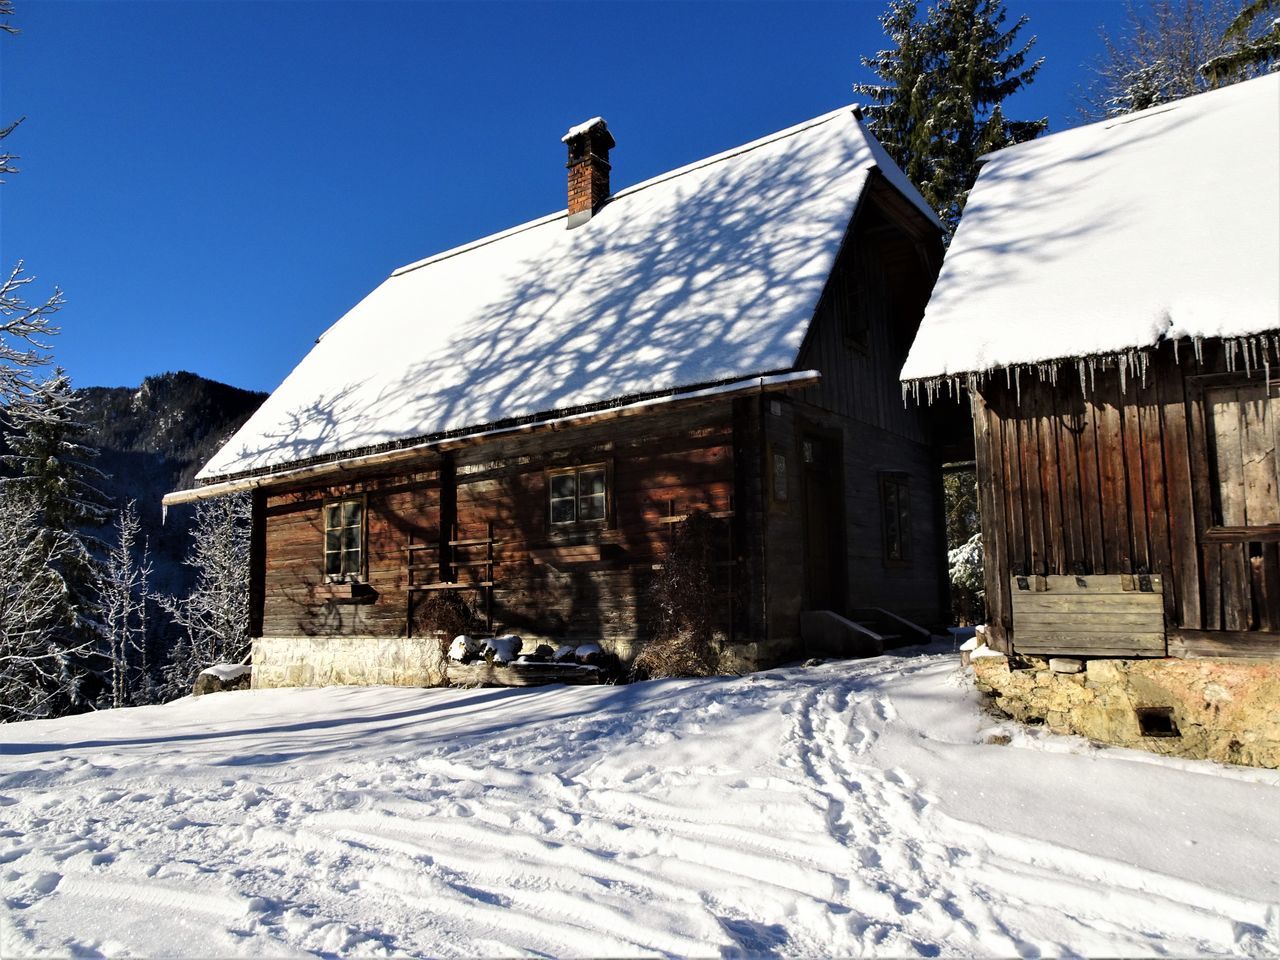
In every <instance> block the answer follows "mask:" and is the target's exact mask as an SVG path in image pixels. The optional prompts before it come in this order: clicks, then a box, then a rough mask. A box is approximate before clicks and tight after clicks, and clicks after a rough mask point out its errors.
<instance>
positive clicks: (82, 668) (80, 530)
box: [3, 369, 106, 704]
mask: <svg viewBox="0 0 1280 960" xmlns="http://www.w3.org/2000/svg"><path fill="white" fill-rule="evenodd" d="M4 419H5V421H6V426H7V427H8V430H9V434H8V437H7V445H8V447H9V449H10V451H11V452H10V453H8V454H6V455H5V456H4V457H3V461H4V463H5V465H6V466H7V467H8V468H9V470H10V472H11V473H12V474H14V475H13V476H11V477H9V478H7V479H5V480H4V481H3V484H4V486H6V487H8V488H10V489H12V490H14V491H16V492H17V493H19V494H21V495H22V496H23V497H25V498H26V499H27V500H28V501H29V502H30V503H31V504H32V505H33V507H34V511H35V518H36V521H37V523H38V529H37V531H36V533H35V536H36V537H37V538H43V539H45V540H48V541H50V544H51V545H52V544H53V543H56V544H58V545H59V548H58V549H57V550H56V551H54V550H53V549H52V546H50V547H49V556H50V557H51V558H53V559H52V562H53V564H54V565H53V566H52V567H51V570H52V572H53V574H54V575H55V576H56V578H57V583H58V593H59V597H58V600H57V603H58V606H59V610H60V613H59V616H58V623H57V624H56V626H54V627H53V630H52V633H51V635H50V638H49V639H50V641H51V642H53V643H56V644H58V645H59V647H60V648H61V649H62V650H64V651H65V652H66V655H67V658H68V662H69V663H70V664H71V665H72V668H73V673H74V674H75V675H76V677H77V686H76V689H74V690H72V691H69V693H70V699H71V702H72V703H73V704H75V703H79V702H80V701H81V700H82V699H83V698H84V697H85V696H92V693H93V691H91V690H87V691H86V690H84V689H82V688H81V683H82V681H83V680H85V679H87V678H88V677H89V675H91V674H100V673H101V672H102V664H101V663H99V662H97V657H98V655H99V654H100V652H101V651H100V650H99V649H98V647H99V641H100V640H101V637H102V609H101V604H100V602H99V594H98V591H99V585H100V581H101V573H102V571H101V564H100V562H99V561H98V560H97V559H96V558H95V556H94V554H93V549H94V548H96V547H99V546H100V544H99V542H98V541H97V540H96V539H95V538H93V537H92V536H91V535H90V534H89V533H88V532H87V531H88V528H90V527H94V526H98V525H100V524H101V523H102V522H103V520H104V519H105V517H106V508H105V507H104V506H103V502H104V499H105V498H104V497H103V495H102V493H101V492H100V491H99V490H98V489H97V487H96V486H95V484H96V483H97V482H99V481H100V480H101V479H102V476H103V475H102V473H101V471H99V470H98V469H97V468H96V467H94V466H93V464H92V460H93V458H95V457H96V456H97V451H96V450H94V449H93V448H92V447H90V446H88V445H87V444H85V443H84V442H83V441H82V438H83V436H84V434H85V432H86V430H87V427H86V425H85V424H84V423H83V422H82V421H81V420H80V401H79V399H78V398H77V397H76V395H75V393H74V392H73V391H72V389H71V381H70V380H69V379H68V377H67V376H66V374H65V373H63V371H62V370H61V369H58V370H56V371H55V372H54V375H53V377H51V378H50V379H49V380H47V381H45V382H44V383H41V384H39V385H37V386H36V387H34V388H33V390H32V392H31V393H30V394H29V395H25V396H22V397H20V398H18V399H16V400H11V402H10V403H9V406H8V407H7V409H6V410H5V411H4Z"/></svg>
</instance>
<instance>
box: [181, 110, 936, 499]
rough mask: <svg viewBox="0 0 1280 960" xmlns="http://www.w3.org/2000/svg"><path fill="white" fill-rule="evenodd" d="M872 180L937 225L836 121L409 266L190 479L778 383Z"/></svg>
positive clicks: (861, 138) (862, 136)
mask: <svg viewBox="0 0 1280 960" xmlns="http://www.w3.org/2000/svg"><path fill="white" fill-rule="evenodd" d="M873 168H874V169H879V170H880V171H881V173H882V174H883V175H884V176H885V177H886V179H888V180H889V181H890V182H891V183H892V184H893V185H894V186H895V187H897V189H898V190H899V191H900V192H902V193H903V194H904V196H906V197H908V199H910V200H911V201H912V202H913V203H915V204H916V205H917V207H918V208H919V209H921V210H922V211H923V212H924V213H926V214H927V215H928V216H929V217H930V218H933V216H934V215H933V213H932V211H930V210H929V207H928V205H927V204H926V203H925V202H924V200H923V199H922V198H921V197H920V196H919V194H917V193H916V192H915V190H914V189H912V188H911V187H910V185H909V184H908V183H907V181H906V178H905V177H904V176H903V175H902V173H901V172H900V171H898V170H897V168H896V167H894V166H893V163H892V161H890V160H889V159H888V157H887V156H886V155H885V153H884V151H883V149H882V148H881V147H880V145H879V144H878V143H876V142H875V140H874V138H873V137H872V136H871V135H870V134H869V133H867V132H866V130H865V129H864V128H863V126H862V123H861V121H860V119H859V114H858V112H857V111H856V109H855V108H854V107H845V108H842V109H840V110H836V111H834V112H832V113H829V114H826V115H825V116H821V117H817V118H816V119H813V120H810V121H808V122H806V123H802V124H800V125H798V126H795V127H792V128H790V129H787V130H783V131H781V132H779V133H776V134H773V135H772V136H769V137H766V138H764V139H762V140H757V141H755V142H753V143H749V144H747V145H745V146H742V147H739V148H737V149H734V150H729V151H727V152H725V153H722V154H720V155H718V156H714V157H710V158H708V159H706V160H701V161H699V162H697V163H693V164H690V165H689V166H687V167H683V168H681V169H679V170H675V171H673V172H671V173H667V174H664V175H662V176H659V177H656V178H654V179H652V180H649V181H647V182H645V183H641V184H639V185H637V186H634V187H630V188H628V189H626V190H622V191H619V192H618V193H617V194H616V195H614V196H613V197H612V198H611V199H610V201H609V202H608V203H607V204H605V205H604V206H603V207H602V208H601V209H600V210H599V211H598V212H597V213H596V214H595V216H594V217H592V218H591V220H590V221H589V222H587V223H585V224H583V225H582V226H579V227H578V228H577V229H574V230H567V229H565V223H564V220H565V216H566V214H565V213H564V212H563V211H562V212H560V213H557V214H554V215H552V216H549V217H545V218H543V219H541V220H536V221H533V222H532V223H527V224H525V225H523V226H520V227H516V228H514V229H512V230H508V231H506V232H504V233H499V234H495V235H494V236H491V237H488V238H485V239H483V240H479V241H477V242H475V243H471V244H468V245H466V246H463V247H458V248H457V249H454V250H449V251H446V252H444V253H441V254H438V255H437V256H434V257H431V258H429V259H426V260H422V261H420V262H418V263H414V264H410V265H409V266H406V267H402V268H400V269H399V270H396V271H395V272H394V273H393V274H392V275H391V276H390V277H389V278H388V279H387V280H386V281H384V282H383V283H382V285H381V286H379V287H378V288H377V289H376V290H374V291H373V292H372V293H371V294H369V295H368V296H367V297H366V298H365V299H364V300H362V301H361V302H360V303H359V304H357V305H356V306H355V307H354V308H353V309H352V310H351V311H350V312H349V313H348V314H347V315H346V316H344V317H343V318H342V319H341V320H339V321H338V322H337V323H336V324H334V325H333V326H332V327H331V328H330V329H329V330H328V331H327V332H326V333H325V334H324V335H323V336H322V337H321V338H320V340H319V341H318V342H317V343H316V345H315V346H314V347H313V348H312V349H311V352H310V353H309V354H307V356H306V357H305V359H303V361H302V362H301V363H300V364H299V365H298V366H297V368H296V369H295V370H294V371H293V372H292V373H291V374H289V376H288V377H287V378H286V379H285V381H284V383H282V384H281V385H280V387H279V388H278V389H276V391H275V392H274V393H273V394H272V395H271V396H270V397H269V398H268V399H267V401H266V402H265V403H264V404H263V405H262V407H261V408H260V409H259V410H258V411H257V413H255V414H254V415H253V417H251V418H250V419H249V421H248V422H247V423H246V424H245V425H244V426H243V427H242V428H241V429H240V431H239V432H238V433H237V434H236V435H235V436H234V437H232V438H231V440H230V441H228V442H227V443H226V444H225V445H224V446H223V447H222V449H221V450H219V451H218V453H217V454H215V455H214V457H213V459H211V460H210V461H209V462H208V463H207V464H206V465H205V466H204V469H202V470H201V471H200V473H199V474H198V478H199V479H201V480H205V481H207V480H211V479H214V478H223V477H227V476H231V475H238V474H242V473H246V472H249V471H257V470H263V469H266V470H273V469H277V468H281V467H284V466H286V465H288V464H293V463H297V462H298V461H303V460H310V459H313V458H321V457H333V456H338V455H342V454H347V453H350V452H352V451H357V450H367V449H369V448H371V447H373V448H377V447H383V446H385V445H398V444H403V443H407V442H410V441H414V440H418V439H421V438H426V437H433V436H437V435H440V434H445V433H449V434H453V433H455V432H457V431H460V430H470V429H479V428H482V427H483V426H484V425H486V424H492V423H495V422H498V421H506V420H510V419H513V418H521V417H530V416H537V415H544V414H553V413H554V412H556V411H561V410H566V409H573V408H580V407H582V406H585V405H590V404H594V403H605V402H608V401H611V400H614V399H617V398H621V397H631V396H635V395H637V394H647V393H657V392H663V391H675V390H679V389H681V388H687V387H696V386H699V385H706V384H710V383H716V382H722V381H726V380H732V379H735V378H748V377H753V376H756V375H760V374H765V373H774V372H779V371H785V370H790V369H792V368H793V367H794V365H795V363H796V361H797V354H798V351H799V349H800V344H801V341H802V340H803V338H804V335H805V332H806V330H807V329H808V325H809V320H810V319H811V318H812V316H813V313H814V310H815V308H816V306H817V303H818V298H819V296H820V295H821V293H822V289H823V286H824V284H825V282H826V279H827V276H828V274H829V273H830V271H831V267H832V264H833V263H834V261H835V257H836V252H837V250H838V249H839V247H840V242H841V240H842V238H843V235H844V231H845V228H846V227H847V226H848V224H849V222H850V220H851V218H852V216H853V212H854V207H855V205H856V204H857V202H858V199H859V197H860V196H861V195H862V191H863V188H864V187H865V185H866V183H867V180H868V176H869V173H870V171H871V170H872V169H873ZM935 222H936V221H935Z"/></svg>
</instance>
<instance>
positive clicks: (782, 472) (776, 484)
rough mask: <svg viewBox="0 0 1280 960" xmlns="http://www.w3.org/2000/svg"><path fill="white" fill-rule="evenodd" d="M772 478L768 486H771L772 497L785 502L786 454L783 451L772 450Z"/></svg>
mask: <svg viewBox="0 0 1280 960" xmlns="http://www.w3.org/2000/svg"><path fill="white" fill-rule="evenodd" d="M772 479H773V482H772V483H771V484H770V486H771V487H772V488H773V499H775V500H777V501H778V502H779V503H785V502H786V500H787V455H786V454H785V453H778V452H776V451H775V452H774V454H773V478H772Z"/></svg>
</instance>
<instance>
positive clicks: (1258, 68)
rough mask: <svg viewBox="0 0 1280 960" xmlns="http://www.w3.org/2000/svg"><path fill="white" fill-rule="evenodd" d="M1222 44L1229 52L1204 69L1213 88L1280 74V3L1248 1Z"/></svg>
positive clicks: (1231, 23)
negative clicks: (1252, 77)
mask: <svg viewBox="0 0 1280 960" xmlns="http://www.w3.org/2000/svg"><path fill="white" fill-rule="evenodd" d="M1222 44H1223V46H1224V47H1225V48H1226V49H1225V50H1224V51H1223V52H1222V53H1220V54H1218V55H1217V56H1215V57H1213V58H1212V59H1210V60H1209V61H1208V62H1207V63H1205V64H1204V65H1202V66H1201V67H1200V73H1201V75H1203V76H1204V77H1205V79H1206V80H1208V81H1209V83H1210V85H1211V86H1215V87H1218V86H1223V85H1224V84H1227V83H1231V82H1233V81H1235V80H1243V79H1247V78H1249V77H1251V76H1256V75H1257V74H1259V73H1263V72H1266V71H1275V70H1280V0H1246V2H1245V5H1244V6H1243V7H1242V8H1241V9H1240V11H1239V12H1238V13H1237V14H1236V15H1235V17H1234V18H1232V20H1231V22H1230V23H1229V24H1227V29H1226V30H1225V31H1223V34H1222Z"/></svg>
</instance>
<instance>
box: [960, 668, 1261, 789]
mask: <svg viewBox="0 0 1280 960" xmlns="http://www.w3.org/2000/svg"><path fill="white" fill-rule="evenodd" d="M1057 666H1059V668H1060V669H1063V668H1065V667H1067V666H1069V665H1065V664H1058V665H1057ZM973 671H974V676H975V678H976V680H977V684H978V689H979V690H981V691H982V692H983V693H986V694H989V695H990V696H992V697H993V699H994V706H995V707H996V709H997V710H999V711H1000V712H1001V713H1004V714H1006V715H1008V716H1010V717H1013V718H1014V719H1015V720H1020V721H1022V722H1024V723H1043V724H1044V725H1045V726H1047V727H1048V728H1049V729H1050V730H1052V731H1054V732H1055V733H1074V734H1079V735H1080V736H1084V737H1088V738H1090V739H1092V740H1100V741H1102V742H1104V743H1113V744H1117V745H1119V746H1125V747H1136V748H1138V749H1140V750H1150V751H1152V752H1154V753H1161V754H1165V755H1168V756H1178V757H1189V758H1193V759H1199V760H1219V761H1222V762H1224V763H1239V764H1247V765H1249V766H1256V767H1273V768H1280V662H1272V661H1261V662H1260V661H1247V660H1216V659H1203V660H1199V659H1198V660H1177V659H1164V660H1089V661H1086V662H1085V663H1084V670H1083V671H1082V672H1079V673H1062V672H1055V671H1053V670H1050V669H1049V663H1048V662H1047V661H1045V660H1041V659H1038V658H1036V657H1021V658H1016V660H1015V662H1014V664H1013V666H1012V668H1011V666H1010V661H1009V659H1008V658H1006V657H979V658H975V659H974V660H973ZM1143 709H1146V710H1149V711H1150V712H1148V713H1147V714H1146V723H1147V729H1146V731H1145V732H1144V730H1143V729H1142V727H1141V726H1140V723H1139V711H1140V710H1143ZM1170 719H1171V720H1172V724H1169V722H1168V721H1169V720H1170Z"/></svg>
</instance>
